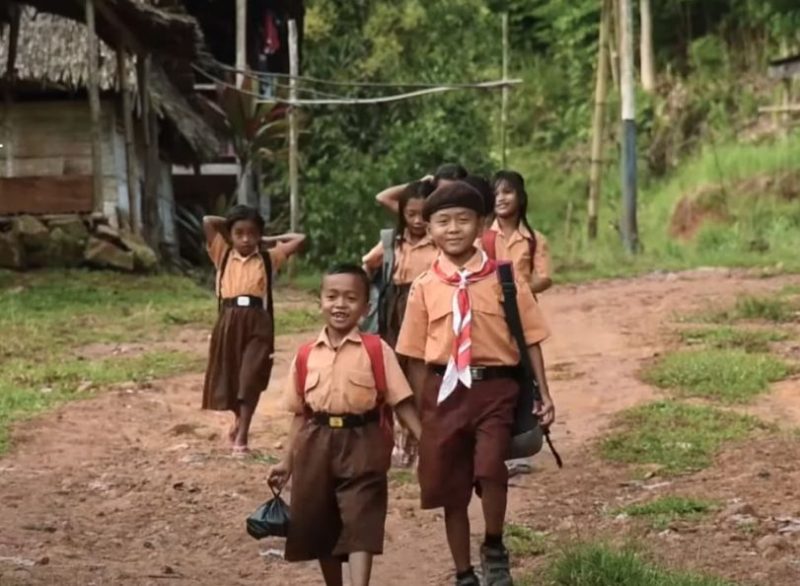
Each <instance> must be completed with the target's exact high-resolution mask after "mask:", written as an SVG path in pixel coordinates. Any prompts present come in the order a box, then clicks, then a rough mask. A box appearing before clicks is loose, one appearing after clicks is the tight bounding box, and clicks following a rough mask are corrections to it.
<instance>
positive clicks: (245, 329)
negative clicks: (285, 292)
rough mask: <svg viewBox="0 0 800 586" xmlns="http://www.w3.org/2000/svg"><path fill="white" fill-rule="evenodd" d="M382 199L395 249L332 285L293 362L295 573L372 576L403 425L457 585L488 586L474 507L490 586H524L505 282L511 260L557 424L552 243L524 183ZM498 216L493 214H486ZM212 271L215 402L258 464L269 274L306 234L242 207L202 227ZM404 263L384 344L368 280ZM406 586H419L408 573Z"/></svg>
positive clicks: (413, 186) (451, 187)
mask: <svg viewBox="0 0 800 586" xmlns="http://www.w3.org/2000/svg"><path fill="white" fill-rule="evenodd" d="M377 199H378V201H379V202H380V203H381V204H382V205H384V206H386V207H387V208H389V209H390V210H392V211H393V212H395V213H396V214H397V216H398V222H397V229H396V231H395V233H394V235H393V238H392V246H393V250H391V251H387V250H386V246H385V244H379V245H378V246H376V247H375V248H373V249H372V250H371V251H369V252H368V253H367V254H366V255H365V256H364V258H363V259H362V266H359V265H358V264H355V263H354V264H341V265H337V266H335V267H333V268H331V269H330V270H328V271H327V272H326V274H325V275H324V276H323V278H322V283H321V292H320V307H321V311H322V316H323V318H324V321H325V326H324V327H323V328H322V330H321V331H320V333H319V335H318V336H317V337H316V338H315V339H314V340H311V341H310V342H308V343H307V344H305V345H303V346H302V347H301V348H300V349H299V350H298V351H297V354H296V355H295V357H294V359H293V360H292V363H291V367H290V372H289V377H288V381H287V384H286V387H285V403H286V405H287V408H288V409H289V410H290V411H291V412H292V413H293V414H294V418H293V420H292V424H291V428H290V432H289V440H288V445H287V449H286V455H285V457H284V458H283V460H282V461H281V462H280V463H279V464H277V465H275V466H273V467H272V468H271V469H270V472H269V483H270V485H271V486H273V488H275V489H278V490H280V489H281V488H283V487H284V485H285V484H286V483H287V482H288V481H289V479H290V478H291V481H292V484H291V505H290V507H291V515H290V518H291V520H290V523H289V534H288V537H287V541H286V549H285V558H286V559H287V560H288V561H306V560H318V561H319V564H320V567H321V570H322V575H323V578H324V580H325V584H326V585H327V586H336V585H341V584H343V573H342V567H343V563H344V562H347V563H348V565H349V570H350V583H351V584H352V585H354V586H365V585H367V584H369V582H370V575H371V570H372V558H373V556H374V555H376V554H381V553H382V552H383V542H384V526H385V522H386V514H387V506H388V480H387V475H388V471H389V468H390V466H391V463H392V451H393V444H394V434H395V428H394V422H393V416H394V415H396V416H397V418H398V419H399V421H400V423H401V424H402V429H403V430H404V437H403V438H402V440H401V444H400V447H401V453H402V456H403V457H402V458H401V460H402V462H401V464H402V465H413V464H414V463H417V473H418V479H419V485H420V490H421V505H422V508H423V509H434V508H443V509H444V521H445V523H444V524H445V532H446V537H447V542H448V545H449V548H450V552H451V554H452V557H453V561H454V564H455V573H456V576H455V583H456V585H457V586H473V585H475V586H477V585H479V584H480V583H481V582H480V581H479V578H478V574H476V571H475V570H474V569H473V566H472V561H471V556H470V522H469V516H468V514H467V507H468V505H469V502H470V500H471V498H472V493H473V491H475V492H476V493H477V494H478V495H479V496H480V499H481V504H482V508H483V516H484V521H485V539H484V541H483V543H482V545H481V549H480V558H481V560H480V561H481V574H482V576H483V580H484V584H486V585H487V586H510V585H512V584H513V581H512V578H511V574H510V568H509V555H508V551H507V549H506V548H505V546H504V545H503V528H504V523H505V514H506V500H507V492H508V468H507V467H506V459H507V457H508V454H509V447H510V444H511V436H512V424H513V420H514V410H515V407H516V405H517V399H518V396H519V393H520V376H519V373H520V370H519V368H520V360H521V359H520V351H519V350H518V348H519V346H518V345H517V344H515V341H514V340H513V338H512V335H511V332H510V331H509V326H508V325H507V322H506V317H505V313H504V310H503V305H502V293H501V288H500V283H499V282H498V279H497V276H496V274H497V265H498V263H503V262H508V263H511V264H512V265H513V268H514V278H515V281H516V290H517V299H516V302H517V307H518V309H519V314H520V316H521V321H522V330H523V334H524V342H525V344H526V345H527V349H528V356H529V359H530V362H531V364H532V367H533V372H534V375H535V379H536V382H537V383H538V386H539V390H540V394H541V401H540V402H537V404H536V405H535V411H534V413H535V414H536V416H538V418H539V421H540V424H541V426H542V427H543V428H547V427H549V426H550V425H551V424H552V423H553V420H554V418H555V409H554V405H553V401H552V399H551V397H550V393H549V391H548V386H547V380H546V377H545V371H544V362H543V359H542V353H541V350H540V346H539V344H540V343H541V342H542V341H543V340H544V339H545V338H546V337H547V335H548V329H547V326H546V325H545V322H544V319H543V318H542V315H541V312H540V310H539V307H538V305H537V302H536V297H535V294H536V293H539V292H541V291H544V290H545V289H547V288H548V287H549V286H550V284H551V281H550V276H549V254H548V249H547V242H546V240H545V239H544V237H543V236H542V235H541V234H540V233H538V232H536V231H534V230H533V229H532V228H531V227H530V226H529V225H528V222H527V219H526V214H527V200H528V198H527V194H526V192H525V186H524V182H523V179H522V177H521V176H520V175H519V174H518V173H515V172H511V171H502V172H500V173H497V174H496V176H495V178H494V181H493V184H490V183H489V182H488V181H486V180H485V179H483V178H481V177H477V176H471V175H468V174H467V172H466V171H465V170H464V169H463V168H461V167H460V166H458V165H445V166H443V167H440V169H439V170H438V171H437V173H436V174H435V175H433V176H427V177H425V178H423V179H421V180H419V181H412V182H411V183H408V184H406V185H399V186H394V187H390V188H389V189H386V190H385V191H383V192H381V193H380V194H378V196H377ZM489 218H491V219H489ZM204 226H205V230H206V237H207V241H208V252H209V256H210V257H211V259H212V261H213V262H214V265H215V267H216V269H217V283H216V289H217V296H218V299H219V306H220V314H219V319H218V321H217V324H216V326H215V328H214V331H213V334H212V339H211V350H210V357H209V365H208V369H207V372H206V380H205V387H204V391H203V408H206V409H215V410H229V411H232V412H233V413H234V415H235V417H234V423H233V425H232V427H231V430H230V441H231V444H232V450H233V455H234V456H237V457H241V456H243V455H246V454H247V453H248V450H249V448H248V431H249V428H250V424H251V421H252V417H253V414H254V412H255V409H256V406H257V404H258V399H259V396H260V394H261V392H262V391H263V390H264V389H266V387H267V383H268V381H269V376H270V371H271V367H272V353H273V351H274V324H273V312H272V279H273V275H274V272H275V271H277V270H278V269H279V268H280V266H281V265H282V264H283V263H284V262H285V260H286V259H287V258H288V257H289V256H291V255H292V254H294V253H295V252H296V251H297V250H298V249H299V248H300V246H301V245H302V243H303V240H304V236H303V235H301V234H284V235H281V236H275V237H265V236H264V221H263V219H261V217H260V216H259V215H258V213H257V212H256V211H255V210H253V209H251V208H248V207H245V206H236V207H235V208H233V209H232V210H231V212H230V213H229V214H228V216H227V217H226V218H219V217H206V218H205V220H204ZM387 252H389V253H391V254H392V257H393V267H392V278H391V287H390V288H389V289H388V290H387V291H388V292H387V294H386V296H385V297H386V298H385V299H382V300H381V314H382V316H381V319H380V322H381V328H380V336H379V335H375V334H370V333H365V332H363V331H361V329H360V325H361V324H362V323H363V319H364V317H365V316H366V315H367V313H368V312H369V309H370V289H371V275H372V274H374V273H375V272H376V271H378V270H379V268H380V267H381V266H382V263H383V259H384V255H385V254H387ZM408 583H409V584H411V583H414V579H413V578H409V582H408Z"/></svg>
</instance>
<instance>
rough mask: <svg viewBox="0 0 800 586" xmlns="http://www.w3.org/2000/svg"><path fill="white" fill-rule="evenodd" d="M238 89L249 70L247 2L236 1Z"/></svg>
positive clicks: (243, 0)
mask: <svg viewBox="0 0 800 586" xmlns="http://www.w3.org/2000/svg"><path fill="white" fill-rule="evenodd" d="M236 69H237V70H238V72H237V74H236V87H242V85H243V83H244V72H245V71H246V70H247V0H236Z"/></svg>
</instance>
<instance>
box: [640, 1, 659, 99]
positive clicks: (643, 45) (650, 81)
mask: <svg viewBox="0 0 800 586" xmlns="http://www.w3.org/2000/svg"><path fill="white" fill-rule="evenodd" d="M639 20H640V21H641V24H642V33H641V37H640V39H639V61H640V62H641V64H642V88H644V91H646V92H647V93H653V92H654V91H655V89H656V58H655V55H654V52H653V10H652V6H651V4H650V0H639Z"/></svg>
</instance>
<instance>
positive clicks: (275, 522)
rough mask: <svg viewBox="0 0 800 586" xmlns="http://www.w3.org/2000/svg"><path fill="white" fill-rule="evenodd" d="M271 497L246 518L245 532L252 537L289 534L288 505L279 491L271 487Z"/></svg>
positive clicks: (259, 537) (261, 537)
mask: <svg viewBox="0 0 800 586" xmlns="http://www.w3.org/2000/svg"><path fill="white" fill-rule="evenodd" d="M272 494H273V498H271V499H269V500H268V501H267V502H265V503H264V504H263V505H261V506H260V507H258V509H257V510H256V512H255V513H253V514H252V515H250V516H249V517H248V518H247V533H248V534H249V535H250V537H252V538H254V539H264V538H265V537H286V536H287V535H288V534H289V505H287V504H286V501H284V500H283V499H282V498H281V492H280V491H277V492H276V491H275V489H274V488H273V489H272Z"/></svg>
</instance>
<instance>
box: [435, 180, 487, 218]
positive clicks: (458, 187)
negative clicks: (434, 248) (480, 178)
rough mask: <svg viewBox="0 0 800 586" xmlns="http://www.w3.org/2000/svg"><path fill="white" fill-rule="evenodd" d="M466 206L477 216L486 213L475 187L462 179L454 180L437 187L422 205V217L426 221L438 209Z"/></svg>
mask: <svg viewBox="0 0 800 586" xmlns="http://www.w3.org/2000/svg"><path fill="white" fill-rule="evenodd" d="M447 208H467V209H468V210H474V211H475V213H476V214H478V215H479V216H483V215H484V214H485V213H486V207H485V205H484V201H483V196H482V195H481V194H480V192H478V190H477V189H475V188H474V187H472V186H471V185H469V184H467V183H464V182H463V181H454V182H452V183H448V184H447V185H442V186H441V187H437V188H436V189H435V190H434V192H433V193H431V194H430V195H429V196H428V197H427V199H426V200H425V203H424V204H423V206H422V218H423V219H424V220H425V221H426V222H427V221H428V220H430V219H431V216H432V215H433V214H434V213H436V212H438V211H439V210H444V209H447Z"/></svg>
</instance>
